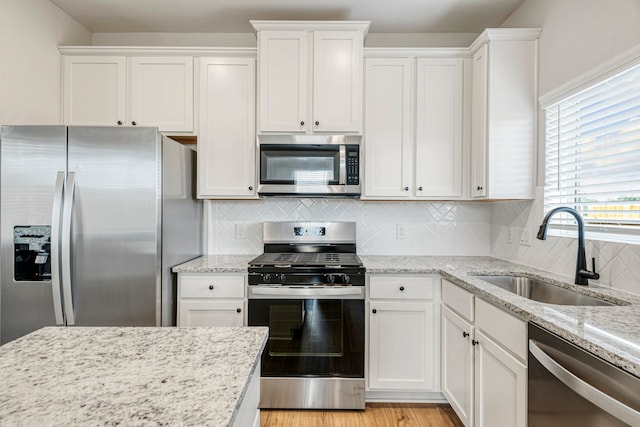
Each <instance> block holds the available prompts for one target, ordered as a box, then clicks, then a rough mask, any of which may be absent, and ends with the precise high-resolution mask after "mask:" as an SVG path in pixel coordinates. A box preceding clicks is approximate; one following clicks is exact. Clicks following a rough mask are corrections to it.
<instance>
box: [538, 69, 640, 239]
mask: <svg viewBox="0 0 640 427" xmlns="http://www.w3.org/2000/svg"><path fill="white" fill-rule="evenodd" d="M557 206H569V207H572V208H574V209H576V210H578V211H579V212H580V213H581V214H582V216H583V218H584V221H585V224H586V225H587V227H589V229H591V230H594V231H598V232H604V233H615V234H640V65H635V66H633V67H631V68H629V69H627V70H625V71H623V72H621V73H619V74H617V75H615V76H613V77H611V78H608V79H607V80H605V81H602V82H600V83H598V84H596V85H593V86H591V87H590V88H588V89H586V90H583V91H581V92H580V93H577V94H575V95H572V96H570V97H568V98H566V99H564V100H562V101H560V102H558V103H556V104H553V105H551V106H550V107H548V108H547V109H546V160H545V192H544V209H545V212H548V211H549V210H551V209H553V208H554V207H557ZM555 218H556V221H555V222H554V223H553V224H554V226H555V227H556V228H570V227H571V226H572V225H573V224H574V221H573V219H572V217H571V216H569V215H566V216H563V215H557V216H556V217H555Z"/></svg>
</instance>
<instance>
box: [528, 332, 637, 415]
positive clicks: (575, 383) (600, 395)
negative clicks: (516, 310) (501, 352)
mask: <svg viewBox="0 0 640 427" xmlns="http://www.w3.org/2000/svg"><path fill="white" fill-rule="evenodd" d="M529 352H530V353H531V354H532V355H533V357H535V358H536V359H537V360H538V362H540V364H541V365H542V366H544V367H545V368H546V369H547V371H549V372H550V373H551V374H552V375H553V376H554V377H556V378H557V379H558V380H560V381H561V382H562V383H563V384H564V385H566V386H567V387H569V388H570V389H571V390H573V391H575V392H576V393H578V394H579V395H580V396H582V397H584V398H585V399H587V400H588V401H589V402H591V403H593V404H594V405H596V406H597V407H599V408H600V409H602V410H604V411H607V412H608V413H610V414H611V415H613V416H614V417H616V418H618V419H620V420H622V421H624V422H625V423H627V424H629V425H634V426H637V425H640V412H638V411H636V410H635V409H633V408H630V407H629V406H627V405H625V404H624V403H622V402H620V401H618V400H616V399H614V398H613V397H611V396H609V395H608V394H606V393H604V392H602V391H600V390H598V389H597V388H595V387H594V386H592V385H591V384H589V383H587V382H586V381H585V380H583V379H582V378H579V377H578V376H576V375H575V374H573V373H572V372H570V371H569V370H568V369H566V368H565V367H564V366H562V365H561V364H559V363H558V362H556V361H555V360H554V359H553V358H552V357H551V356H549V355H548V354H547V353H545V352H544V350H542V349H541V348H540V347H538V345H537V343H536V342H535V341H534V340H529Z"/></svg>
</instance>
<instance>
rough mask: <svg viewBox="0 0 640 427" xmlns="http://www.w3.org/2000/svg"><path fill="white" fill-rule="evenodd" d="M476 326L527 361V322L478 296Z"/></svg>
mask: <svg viewBox="0 0 640 427" xmlns="http://www.w3.org/2000/svg"><path fill="white" fill-rule="evenodd" d="M476 328H478V329H480V330H481V331H483V332H484V333H486V334H487V335H489V336H491V337H492V338H494V339H495V340H496V341H497V342H499V343H500V344H501V345H502V346H503V347H504V348H506V349H507V350H509V351H510V352H512V353H513V354H514V355H516V356H517V357H519V358H520V359H521V360H522V361H525V363H526V360H527V322H525V321H524V320H521V319H518V318H517V317H515V316H513V315H511V314H509V313H507V312H506V311H504V310H501V309H500V308H498V307H496V306H494V305H492V304H490V303H488V302H486V301H483V300H481V299H480V298H478V299H477V300H476Z"/></svg>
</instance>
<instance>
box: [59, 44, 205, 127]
mask: <svg viewBox="0 0 640 427" xmlns="http://www.w3.org/2000/svg"><path fill="white" fill-rule="evenodd" d="M63 64H64V67H63V68H64V77H63V80H64V83H63V86H64V89H63V114H64V117H63V121H64V123H65V124H67V125H86V126H116V125H117V126H157V127H158V128H159V130H160V131H162V132H193V129H194V125H193V59H192V58H191V57H166V58H164V57H129V58H127V57H125V56H83V55H65V56H63Z"/></svg>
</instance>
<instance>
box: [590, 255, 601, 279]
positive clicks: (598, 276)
mask: <svg viewBox="0 0 640 427" xmlns="http://www.w3.org/2000/svg"><path fill="white" fill-rule="evenodd" d="M591 266H592V267H593V270H592V273H593V277H592V279H594V280H598V279H599V278H600V274H598V273H597V272H596V258H595V257H592V258H591Z"/></svg>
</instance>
